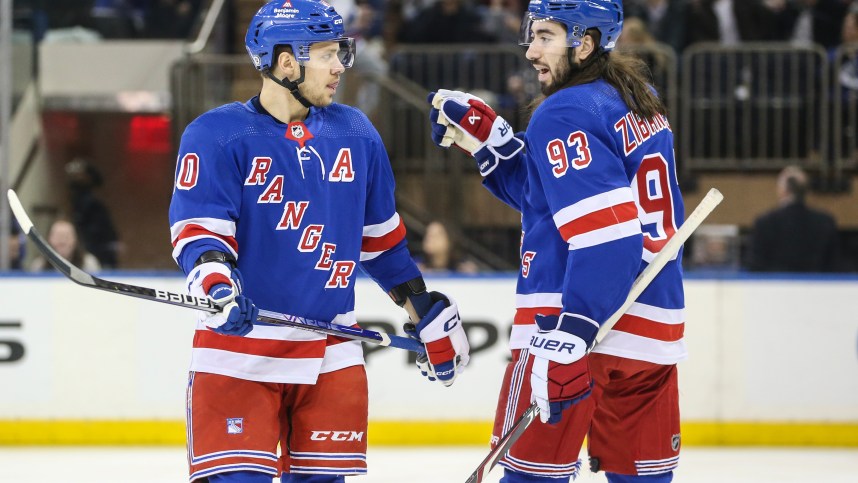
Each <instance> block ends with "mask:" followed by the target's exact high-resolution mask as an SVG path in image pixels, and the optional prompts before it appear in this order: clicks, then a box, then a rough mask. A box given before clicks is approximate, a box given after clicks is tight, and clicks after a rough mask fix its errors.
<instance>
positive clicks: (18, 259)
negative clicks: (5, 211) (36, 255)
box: [6, 221, 26, 270]
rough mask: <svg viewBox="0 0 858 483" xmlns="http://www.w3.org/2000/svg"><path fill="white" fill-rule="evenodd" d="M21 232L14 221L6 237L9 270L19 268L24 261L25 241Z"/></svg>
mask: <svg viewBox="0 0 858 483" xmlns="http://www.w3.org/2000/svg"><path fill="white" fill-rule="evenodd" d="M23 236H24V235H23V233H21V229H20V228H18V224H17V223H15V222H14V221H13V222H12V226H11V227H10V228H9V232H8V238H7V239H6V240H7V242H8V247H9V270H21V269H22V268H24V267H23V263H24V247H25V246H26V242H25V241H24V239H23Z"/></svg>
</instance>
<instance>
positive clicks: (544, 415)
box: [530, 313, 599, 424]
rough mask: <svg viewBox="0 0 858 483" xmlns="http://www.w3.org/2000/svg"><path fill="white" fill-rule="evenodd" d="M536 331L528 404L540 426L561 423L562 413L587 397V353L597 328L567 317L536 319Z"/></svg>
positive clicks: (550, 316)
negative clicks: (535, 410)
mask: <svg viewBox="0 0 858 483" xmlns="http://www.w3.org/2000/svg"><path fill="white" fill-rule="evenodd" d="M536 325H537V326H538V327H539V331H538V332H537V333H536V334H534V335H533V336H532V337H531V338H530V357H532V358H533V368H532V369H531V373H530V387H531V395H530V402H531V403H533V402H535V403H536V405H537V406H538V407H539V418H540V419H541V420H542V422H543V423H549V424H555V423H557V422H559V421H560V418H561V414H562V413H563V410H564V409H566V408H568V407H570V406H572V405H573V404H575V403H577V402H578V401H581V400H582V399H584V398H586V397H587V396H589V395H590V390H591V389H592V387H593V381H592V379H591V377H590V361H589V356H588V355H587V350H588V348H589V346H590V344H591V343H592V342H593V340H594V339H595V338H596V333H597V332H598V331H599V327H598V325H596V324H595V323H594V322H591V321H589V320H587V319H583V318H581V317H576V316H574V315H572V314H569V313H563V314H561V315H560V316H559V317H558V316H556V315H549V316H544V315H537V316H536Z"/></svg>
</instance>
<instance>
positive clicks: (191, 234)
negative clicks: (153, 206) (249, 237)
mask: <svg viewBox="0 0 858 483" xmlns="http://www.w3.org/2000/svg"><path fill="white" fill-rule="evenodd" d="M203 238H213V239H215V240H217V241H219V242H221V244H223V245H225V246H226V248H228V249H229V251H230V252H231V253H232V256H233V257H236V258H238V242H236V241H235V222H234V221H228V220H219V219H217V218H189V219H187V220H181V221H179V222H176V223H175V224H173V226H171V227H170V239H171V241H172V243H173V259H175V260H177V261H178V259H179V255H180V254H181V253H182V249H184V248H185V245H187V244H188V243H190V242H192V241H195V240H200V239H203Z"/></svg>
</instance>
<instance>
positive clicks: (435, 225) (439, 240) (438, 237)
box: [417, 220, 479, 273]
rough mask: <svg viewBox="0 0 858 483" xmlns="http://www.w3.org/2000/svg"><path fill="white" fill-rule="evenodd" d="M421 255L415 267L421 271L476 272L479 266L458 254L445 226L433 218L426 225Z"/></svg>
mask: <svg viewBox="0 0 858 483" xmlns="http://www.w3.org/2000/svg"><path fill="white" fill-rule="evenodd" d="M422 246H423V256H422V257H420V258H418V260H417V267H418V268H420V271H421V272H423V273H432V272H460V273H476V272H477V271H478V270H479V268H478V267H477V264H476V263H474V262H473V261H472V260H468V259H464V258H463V257H461V255H460V254H459V252H458V250H457V249H456V246H455V245H454V243H453V240H451V239H450V233H449V231H448V230H447V226H446V225H444V223H442V222H441V221H438V220H435V221H432V222H430V223H429V224H428V225H426V234H425V235H423V244H422Z"/></svg>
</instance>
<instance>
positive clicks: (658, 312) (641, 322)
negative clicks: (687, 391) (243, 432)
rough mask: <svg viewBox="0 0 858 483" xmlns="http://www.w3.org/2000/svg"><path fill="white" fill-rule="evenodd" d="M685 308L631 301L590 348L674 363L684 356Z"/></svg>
mask: <svg viewBox="0 0 858 483" xmlns="http://www.w3.org/2000/svg"><path fill="white" fill-rule="evenodd" d="M684 330H685V310H684V309H665V308H661V307H656V306H653V305H646V304H643V303H640V302H635V303H633V304H632V306H631V307H630V308H629V310H628V311H627V312H626V313H625V314H624V315H623V316H622V317H620V320H618V321H617V324H616V325H615V326H614V328H613V329H612V330H611V331H610V332H608V335H606V336H605V338H604V340H602V342H601V343H600V344H599V345H598V346H596V348H595V349H594V350H593V351H594V352H598V353H601V354H610V355H614V356H619V357H625V358H627V359H635V360H641V361H647V362H652V363H654V364H675V363H677V362H679V361H682V360H685V359H686V358H687V357H688V351H687V350H686V347H685V341H684V340H683V338H682V336H683V332H684Z"/></svg>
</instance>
